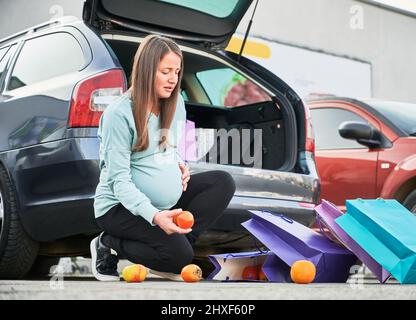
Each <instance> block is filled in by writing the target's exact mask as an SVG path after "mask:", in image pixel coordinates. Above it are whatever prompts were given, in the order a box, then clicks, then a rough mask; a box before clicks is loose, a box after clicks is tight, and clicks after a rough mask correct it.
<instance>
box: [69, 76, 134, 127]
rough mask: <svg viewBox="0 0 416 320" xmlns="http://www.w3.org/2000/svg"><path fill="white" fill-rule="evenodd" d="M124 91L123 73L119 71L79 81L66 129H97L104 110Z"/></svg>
mask: <svg viewBox="0 0 416 320" xmlns="http://www.w3.org/2000/svg"><path fill="white" fill-rule="evenodd" d="M125 90H126V82H125V80H124V73H123V70H120V69H114V70H109V71H105V72H102V73H99V74H96V75H94V76H92V77H89V78H87V79H84V80H82V81H80V82H79V83H78V84H77V85H76V86H75V89H74V93H73V94H72V99H71V109H70V112H69V119H68V127H69V128H76V127H78V128H79V127H98V124H99V122H100V117H101V114H102V113H103V111H104V110H105V108H106V107H107V106H108V105H109V104H110V103H111V102H112V101H113V100H114V99H116V98H117V97H118V96H120V95H121V94H122V93H123V92H124V91H125Z"/></svg>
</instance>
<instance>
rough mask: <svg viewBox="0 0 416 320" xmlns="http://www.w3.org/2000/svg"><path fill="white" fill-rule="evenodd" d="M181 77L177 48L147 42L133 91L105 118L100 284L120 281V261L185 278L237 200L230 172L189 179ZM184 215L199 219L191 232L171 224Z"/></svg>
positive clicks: (153, 39) (98, 208) (97, 254)
mask: <svg viewBox="0 0 416 320" xmlns="http://www.w3.org/2000/svg"><path fill="white" fill-rule="evenodd" d="M182 73H183V57H182V52H181V50H180V49H179V46H178V45H177V44H176V43H175V42H173V41H172V40H170V39H168V38H164V37H160V36H156V35H150V36H147V37H146V38H144V40H143V41H142V43H141V44H140V47H139V49H138V50H137V53H136V55H135V57H134V61H133V69H132V74H131V86H130V88H129V89H128V90H127V91H126V92H125V93H124V94H123V95H122V96H121V97H120V98H118V99H117V100H115V101H114V102H113V103H111V104H110V105H109V106H108V107H107V109H106V110H105V111H104V113H103V114H102V116H101V119H100V124H99V128H98V137H99V139H100V162H99V165H100V170H101V172H100V181H99V184H98V186H97V189H96V194H95V197H94V212H95V217H96V221H97V224H98V225H99V226H100V228H101V229H102V230H103V232H102V233H101V234H100V235H99V236H98V237H96V238H95V239H93V240H92V241H91V245H90V249H91V258H92V271H93V274H94V276H95V277H96V279H98V280H101V281H119V274H118V272H117V264H118V260H119V259H120V258H123V259H128V260H129V261H131V262H132V263H140V264H143V265H145V266H146V267H148V268H149V269H150V270H151V272H153V273H154V274H158V275H160V276H162V277H165V278H168V279H172V280H181V278H180V272H181V269H182V268H183V267H184V266H185V265H187V264H189V263H190V262H191V261H192V259H193V244H194V242H195V240H196V239H197V238H198V236H199V235H200V234H201V233H202V232H203V231H204V230H206V229H207V228H208V227H209V226H210V225H211V224H212V223H213V222H214V221H215V220H216V219H218V217H219V216H220V215H221V214H222V212H223V211H224V209H225V208H226V207H227V206H228V204H229V202H230V200H231V198H232V197H233V195H234V192H235V183H234V180H233V178H232V177H231V175H230V174H228V173H227V172H225V171H208V172H203V173H197V174H193V175H190V173H189V170H188V168H187V167H186V165H185V163H184V161H183V160H182V159H181V157H180V155H179V153H178V152H177V147H176V146H178V143H179V141H180V136H181V134H182V133H183V128H184V125H185V120H186V110H185V104H184V101H183V99H182V97H181V95H180V94H179V91H180V83H181V78H182ZM182 210H187V211H190V212H191V213H192V214H193V215H194V219H195V223H194V226H193V228H192V229H181V228H179V227H178V226H177V225H176V224H175V223H174V222H173V217H174V216H175V215H177V214H179V213H180V212H181V211H182Z"/></svg>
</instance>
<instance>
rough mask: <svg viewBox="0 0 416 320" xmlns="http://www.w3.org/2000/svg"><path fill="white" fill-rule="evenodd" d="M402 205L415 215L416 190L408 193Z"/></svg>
mask: <svg viewBox="0 0 416 320" xmlns="http://www.w3.org/2000/svg"><path fill="white" fill-rule="evenodd" d="M403 205H404V206H405V207H406V208H407V209H409V210H410V211H411V212H412V213H413V214H414V215H416V190H413V191H412V192H410V194H409V195H408V196H407V197H406V199H405V200H404V202H403Z"/></svg>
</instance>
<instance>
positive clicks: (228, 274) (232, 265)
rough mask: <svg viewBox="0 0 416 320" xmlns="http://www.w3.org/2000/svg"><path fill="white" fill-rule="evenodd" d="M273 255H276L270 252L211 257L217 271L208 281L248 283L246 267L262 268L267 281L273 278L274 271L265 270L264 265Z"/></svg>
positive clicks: (224, 254)
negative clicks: (245, 274) (244, 274)
mask: <svg viewBox="0 0 416 320" xmlns="http://www.w3.org/2000/svg"><path fill="white" fill-rule="evenodd" d="M272 255H274V254H273V253H272V252H270V251H252V252H238V253H223V254H212V255H209V256H208V258H209V260H210V261H211V262H212V264H213V265H214V266H215V269H214V271H212V272H211V274H210V275H209V276H208V277H207V279H208V280H220V281H247V280H245V279H243V270H244V268H246V267H260V268H261V269H262V270H263V272H264V274H265V275H266V277H267V279H270V278H273V276H274V274H273V273H274V270H271V271H270V270H268V269H267V270H265V269H264V263H265V262H266V260H267V258H268V257H269V256H272ZM249 281H256V280H249ZM257 281H259V280H257Z"/></svg>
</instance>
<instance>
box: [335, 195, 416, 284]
mask: <svg viewBox="0 0 416 320" xmlns="http://www.w3.org/2000/svg"><path fill="white" fill-rule="evenodd" d="M346 207H347V213H346V214H344V215H342V216H341V217H339V218H337V219H335V222H336V223H337V224H338V225H339V226H340V227H341V228H342V229H343V230H344V231H345V232H346V233H347V234H348V235H349V236H350V237H351V238H352V239H354V241H355V242H357V244H358V245H359V246H360V247H362V248H363V249H364V250H365V251H366V252H367V253H368V254H369V255H370V256H371V257H372V258H373V259H374V260H375V261H377V262H378V263H379V264H380V265H381V266H383V268H384V269H386V270H387V271H389V272H390V273H391V274H392V275H393V276H394V277H395V278H396V279H397V281H399V282H400V283H416V217H415V216H414V215H413V214H412V213H411V212H410V211H409V210H407V209H406V208H405V207H403V206H402V205H401V204H400V203H399V202H398V201H396V200H384V199H372V200H363V199H356V200H347V201H346Z"/></svg>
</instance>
